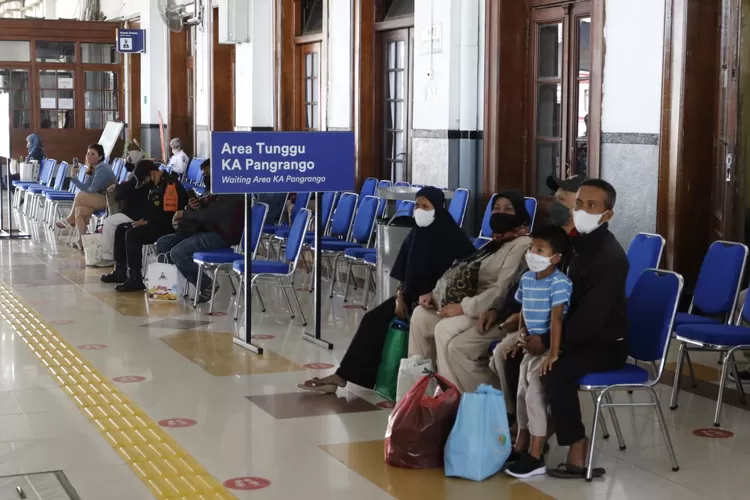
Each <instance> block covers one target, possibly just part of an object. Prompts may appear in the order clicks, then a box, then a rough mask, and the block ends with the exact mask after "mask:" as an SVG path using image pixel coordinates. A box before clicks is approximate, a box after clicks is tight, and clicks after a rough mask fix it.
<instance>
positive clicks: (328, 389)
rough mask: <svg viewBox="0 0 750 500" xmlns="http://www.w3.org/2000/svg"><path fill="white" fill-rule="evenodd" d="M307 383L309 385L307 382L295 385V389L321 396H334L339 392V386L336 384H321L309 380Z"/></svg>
mask: <svg viewBox="0 0 750 500" xmlns="http://www.w3.org/2000/svg"><path fill="white" fill-rule="evenodd" d="M308 382H309V384H308V383H307V382H306V383H304V384H297V387H299V388H300V389H304V390H306V391H311V392H320V393H323V394H336V391H338V390H339V386H337V385H336V384H321V383H320V382H317V381H315V380H309V381H308Z"/></svg>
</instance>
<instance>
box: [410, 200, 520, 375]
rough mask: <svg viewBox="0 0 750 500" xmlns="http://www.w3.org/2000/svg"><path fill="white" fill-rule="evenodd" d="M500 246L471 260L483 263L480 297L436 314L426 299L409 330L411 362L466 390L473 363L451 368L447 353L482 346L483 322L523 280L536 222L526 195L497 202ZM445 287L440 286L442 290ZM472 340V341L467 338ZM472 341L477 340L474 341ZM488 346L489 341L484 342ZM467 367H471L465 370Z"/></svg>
mask: <svg viewBox="0 0 750 500" xmlns="http://www.w3.org/2000/svg"><path fill="white" fill-rule="evenodd" d="M490 223H491V226H492V231H493V234H494V240H493V241H491V242H489V243H488V244H487V245H485V246H484V247H482V249H480V250H479V251H478V252H477V253H476V254H474V255H473V256H471V257H469V259H471V260H473V261H475V262H476V261H478V262H480V263H481V264H480V268H479V280H478V285H477V294H476V295H475V296H473V297H465V298H464V299H463V300H462V301H461V303H460V304H456V303H453V304H447V305H445V306H443V307H442V308H441V309H440V310H436V309H435V304H434V302H433V294H432V293H429V294H426V295H423V296H422V297H420V300H419V304H420V306H419V307H417V308H416V309H415V310H414V313H413V315H412V318H411V325H410V328H409V356H413V355H415V354H420V355H422V356H424V357H425V358H428V359H431V360H433V361H434V362H436V363H437V370H438V372H439V373H440V374H441V375H442V376H444V377H446V378H447V379H448V380H450V381H452V382H454V383H456V384H457V385H458V386H459V388H461V384H460V379H461V378H462V374H464V373H471V372H472V366H469V365H471V364H472V363H473V362H472V361H471V360H467V362H466V363H462V366H451V364H450V363H448V361H447V353H448V351H449V349H451V348H452V347H453V346H454V345H456V346H458V345H459V344H472V343H476V340H477V339H474V338H473V337H476V336H477V335H478V334H477V333H476V332H477V330H476V328H475V325H476V322H477V319H478V318H479V317H480V316H481V315H482V313H484V312H485V311H487V310H488V309H489V308H490V306H491V305H492V304H493V302H496V301H504V299H505V296H506V294H507V293H508V289H509V288H510V286H511V285H512V283H513V281H514V280H515V279H516V278H517V277H518V274H519V272H520V271H521V270H522V266H523V263H524V255H525V253H526V251H527V250H528V248H529V243H530V239H529V237H528V227H529V226H530V225H531V217H529V214H528V212H527V211H526V207H525V204H524V198H523V196H522V195H521V194H520V193H517V192H514V191H509V192H505V193H500V194H499V195H498V196H496V197H495V202H494V206H493V210H492V219H491V220H490ZM438 286H439V285H438ZM467 334H471V335H467ZM469 337H472V338H469ZM481 340H482V341H483V343H484V344H485V345H486V342H487V339H486V338H483V339H481ZM464 364H466V365H467V366H463V365H464Z"/></svg>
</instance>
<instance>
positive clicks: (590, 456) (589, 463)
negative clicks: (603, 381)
mask: <svg viewBox="0 0 750 500" xmlns="http://www.w3.org/2000/svg"><path fill="white" fill-rule="evenodd" d="M591 394H592V396H594V393H593V392H592V393H591ZM600 403H601V398H599V397H597V396H594V424H593V425H592V426H591V429H592V431H591V440H590V441H589V449H588V453H587V457H586V481H588V482H590V481H591V479H592V477H593V471H594V448H595V447H596V427H597V426H598V425H599V423H600V420H599V418H600V415H599V414H600V413H601V407H600ZM602 416H603V415H602Z"/></svg>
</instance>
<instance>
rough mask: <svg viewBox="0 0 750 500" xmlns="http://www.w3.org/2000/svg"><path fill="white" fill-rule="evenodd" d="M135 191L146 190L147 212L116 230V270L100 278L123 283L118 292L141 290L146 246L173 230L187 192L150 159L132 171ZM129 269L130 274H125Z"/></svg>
mask: <svg viewBox="0 0 750 500" xmlns="http://www.w3.org/2000/svg"><path fill="white" fill-rule="evenodd" d="M133 177H135V179H136V181H137V183H136V186H135V188H136V190H138V189H147V190H148V195H147V202H146V214H145V216H144V217H143V218H141V219H139V220H137V221H135V222H133V223H126V224H120V225H119V226H117V229H116V230H115V251H114V258H115V269H114V271H112V272H111V273H110V274H105V275H104V276H102V277H101V281H102V282H103V283H120V284H119V285H117V286H116V287H115V290H117V291H118V292H141V291H144V290H145V289H146V285H145V284H144V283H143V269H142V268H143V245H150V244H152V243H155V242H156V240H158V239H159V238H160V237H162V236H164V235H165V234H170V233H172V232H174V229H173V228H172V218H173V217H174V214H175V213H177V211H179V209H180V207H183V206H184V205H185V204H186V203H187V193H186V192H185V188H184V187H182V184H180V182H179V181H178V180H177V179H176V178H175V177H174V176H172V175H170V174H168V173H167V172H164V171H162V170H159V168H158V167H157V166H156V165H155V164H154V162H152V161H151V160H141V161H139V162H138V165H136V167H135V170H133ZM126 269H127V273H126Z"/></svg>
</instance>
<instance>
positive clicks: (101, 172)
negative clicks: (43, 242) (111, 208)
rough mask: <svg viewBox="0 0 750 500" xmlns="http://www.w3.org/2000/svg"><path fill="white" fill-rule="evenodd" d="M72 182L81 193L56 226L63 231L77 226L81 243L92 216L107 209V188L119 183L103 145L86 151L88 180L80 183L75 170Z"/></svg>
mask: <svg viewBox="0 0 750 500" xmlns="http://www.w3.org/2000/svg"><path fill="white" fill-rule="evenodd" d="M70 182H72V183H73V184H74V185H75V186H76V187H77V188H78V189H79V191H78V193H77V194H76V196H75V198H74V199H73V206H72V207H71V208H70V213H69V214H68V216H67V217H66V218H65V219H62V220H59V221H57V223H56V225H57V227H58V228H61V229H62V228H66V227H68V226H70V225H71V224H75V227H76V229H77V230H78V237H79V242H80V237H81V235H84V234H86V228H87V226H88V223H89V219H90V218H91V214H93V213H94V212H96V211H99V210H104V209H105V208H107V198H106V197H105V193H106V192H107V188H108V187H109V186H111V185H112V184H116V183H117V178H116V177H115V173H114V172H113V171H112V168H111V167H110V166H109V165H107V164H106V163H105V162H104V148H103V147H102V145H101V144H92V145H90V146H89V148H88V150H87V151H86V180H84V181H83V182H81V181H79V180H78V170H77V169H76V168H73V170H72V172H71V178H70ZM79 244H80V243H79Z"/></svg>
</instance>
